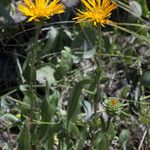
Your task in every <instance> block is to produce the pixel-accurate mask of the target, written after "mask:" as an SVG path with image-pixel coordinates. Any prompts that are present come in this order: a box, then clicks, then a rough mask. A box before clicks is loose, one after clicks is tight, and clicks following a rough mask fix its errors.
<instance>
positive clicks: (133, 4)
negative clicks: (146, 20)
mask: <svg viewBox="0 0 150 150" xmlns="http://www.w3.org/2000/svg"><path fill="white" fill-rule="evenodd" d="M129 5H130V8H131V10H132V11H133V13H134V14H135V15H136V16H138V17H141V16H142V8H141V5H140V4H139V3H138V2H136V1H133V0H132V1H129Z"/></svg>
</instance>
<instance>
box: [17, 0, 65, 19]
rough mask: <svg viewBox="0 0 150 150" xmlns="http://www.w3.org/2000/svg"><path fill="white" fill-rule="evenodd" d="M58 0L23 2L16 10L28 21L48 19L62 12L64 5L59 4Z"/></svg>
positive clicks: (27, 0) (28, 0) (30, 0)
mask: <svg viewBox="0 0 150 150" xmlns="http://www.w3.org/2000/svg"><path fill="white" fill-rule="evenodd" d="M59 2H60V0H53V1H52V2H50V0H35V1H34V2H33V1H32V0H24V3H21V4H19V5H18V9H19V10H20V11H21V12H22V13H23V14H24V15H25V16H27V17H30V18H29V20H28V21H32V20H35V21H39V19H40V18H44V17H46V18H50V17H51V16H53V15H55V14H60V13H63V12H64V9H65V7H64V5H63V4H61V3H59Z"/></svg>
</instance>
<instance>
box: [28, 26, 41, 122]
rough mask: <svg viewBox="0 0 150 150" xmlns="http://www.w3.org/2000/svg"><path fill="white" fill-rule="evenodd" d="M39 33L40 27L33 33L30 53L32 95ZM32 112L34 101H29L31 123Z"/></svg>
mask: <svg viewBox="0 0 150 150" xmlns="http://www.w3.org/2000/svg"><path fill="white" fill-rule="evenodd" d="M39 33H40V27H39V26H37V28H36V33H35V42H34V46H33V48H32V51H31V70H30V81H29V85H30V92H31V93H32V94H33V93H34V87H35V86H34V84H35V81H36V79H35V78H34V73H35V63H36V57H37V44H38V38H39ZM33 112H34V99H31V114H30V119H31V122H32V121H33Z"/></svg>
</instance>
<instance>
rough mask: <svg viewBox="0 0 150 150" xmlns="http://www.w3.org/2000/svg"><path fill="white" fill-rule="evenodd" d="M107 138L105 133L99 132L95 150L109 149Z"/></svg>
mask: <svg viewBox="0 0 150 150" xmlns="http://www.w3.org/2000/svg"><path fill="white" fill-rule="evenodd" d="M108 143H109V142H108V138H107V136H106V135H105V134H103V133H100V134H99V135H98V136H97V139H96V145H95V148H96V150H109V145H108Z"/></svg>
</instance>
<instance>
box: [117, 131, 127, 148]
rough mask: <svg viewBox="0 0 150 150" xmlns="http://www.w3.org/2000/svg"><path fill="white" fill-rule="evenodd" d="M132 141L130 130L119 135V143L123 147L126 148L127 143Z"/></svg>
mask: <svg viewBox="0 0 150 150" xmlns="http://www.w3.org/2000/svg"><path fill="white" fill-rule="evenodd" d="M129 140H130V132H129V130H122V131H121V133H120V135H119V143H120V145H121V146H122V147H124V146H126V144H127V142H128V141H129Z"/></svg>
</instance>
